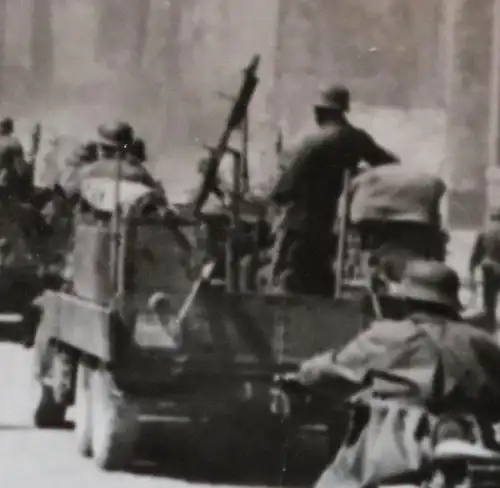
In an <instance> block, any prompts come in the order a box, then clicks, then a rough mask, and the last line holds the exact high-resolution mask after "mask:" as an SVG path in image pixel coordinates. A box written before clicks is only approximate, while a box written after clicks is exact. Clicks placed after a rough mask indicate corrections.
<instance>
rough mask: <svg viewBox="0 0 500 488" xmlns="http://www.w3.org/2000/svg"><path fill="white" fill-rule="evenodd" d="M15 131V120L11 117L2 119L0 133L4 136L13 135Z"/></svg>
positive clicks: (0, 120)
mask: <svg viewBox="0 0 500 488" xmlns="http://www.w3.org/2000/svg"><path fill="white" fill-rule="evenodd" d="M13 131H14V120H12V118H11V117H4V118H2V119H0V132H2V133H3V134H6V133H11V132H13Z"/></svg>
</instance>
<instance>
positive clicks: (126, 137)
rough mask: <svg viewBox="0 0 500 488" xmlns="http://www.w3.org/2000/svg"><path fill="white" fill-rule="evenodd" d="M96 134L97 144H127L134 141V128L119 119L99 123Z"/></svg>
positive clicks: (117, 145) (118, 145)
mask: <svg viewBox="0 0 500 488" xmlns="http://www.w3.org/2000/svg"><path fill="white" fill-rule="evenodd" d="M97 134H98V142H99V144H102V145H106V146H116V147H120V146H128V145H130V144H132V143H133V141H134V129H133V128H132V126H131V125H130V124H129V123H128V122H123V121H120V120H115V121H111V122H108V123H105V124H101V125H99V126H98V128H97Z"/></svg>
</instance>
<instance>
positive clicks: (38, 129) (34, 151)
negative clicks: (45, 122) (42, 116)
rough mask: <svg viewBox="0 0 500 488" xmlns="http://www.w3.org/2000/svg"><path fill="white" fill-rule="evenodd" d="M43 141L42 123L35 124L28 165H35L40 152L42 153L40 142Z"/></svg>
mask: <svg viewBox="0 0 500 488" xmlns="http://www.w3.org/2000/svg"><path fill="white" fill-rule="evenodd" d="M41 140H42V125H41V124H40V123H37V124H35V126H34V127H33V131H32V132H31V150H30V153H29V156H28V161H27V162H28V163H29V164H34V162H35V159H36V157H37V156H38V152H39V151H40V142H41Z"/></svg>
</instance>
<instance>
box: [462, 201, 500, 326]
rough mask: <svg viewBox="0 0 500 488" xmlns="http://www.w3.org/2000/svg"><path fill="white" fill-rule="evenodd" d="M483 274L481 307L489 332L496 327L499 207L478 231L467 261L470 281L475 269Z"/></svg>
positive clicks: (499, 280) (499, 272)
mask: <svg viewBox="0 0 500 488" xmlns="http://www.w3.org/2000/svg"><path fill="white" fill-rule="evenodd" d="M478 268H480V269H481V272H482V275H483V307H484V318H485V322H486V323H485V326H486V328H487V329H488V330H489V331H490V332H495V331H496V329H497V320H496V308H497V300H498V293H499V292H500V208H499V209H495V210H494V211H492V212H491V214H490V220H489V222H488V223H487V224H486V226H485V228H484V229H483V230H482V231H481V232H479V234H478V235H477V238H476V242H475V243H474V247H473V249H472V255H471V258H470V261H469V272H470V279H471V283H474V281H475V280H474V275H475V272H476V270H477V269H478Z"/></svg>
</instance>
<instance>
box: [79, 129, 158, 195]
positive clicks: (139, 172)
mask: <svg viewBox="0 0 500 488" xmlns="http://www.w3.org/2000/svg"><path fill="white" fill-rule="evenodd" d="M97 133H98V140H97V141H96V143H97V159H96V160H95V162H94V163H93V164H90V165H87V166H85V167H84V168H82V171H81V174H80V176H79V178H88V177H110V178H115V177H116V174H117V172H116V169H115V167H114V165H113V164H111V163H113V162H114V161H117V160H119V161H120V164H121V175H122V178H123V179H124V180H132V181H136V182H138V183H142V184H144V185H145V186H149V187H151V188H156V187H157V186H158V184H157V182H156V181H155V180H154V178H153V177H152V175H151V174H150V173H149V172H148V171H147V170H146V169H145V168H144V167H143V166H142V165H140V164H136V158H135V156H134V158H131V149H132V147H133V144H134V142H136V140H135V138H134V130H133V128H132V126H131V125H130V124H129V123H127V122H122V121H113V122H110V123H107V124H102V125H100V126H99V127H98V129H97Z"/></svg>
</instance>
